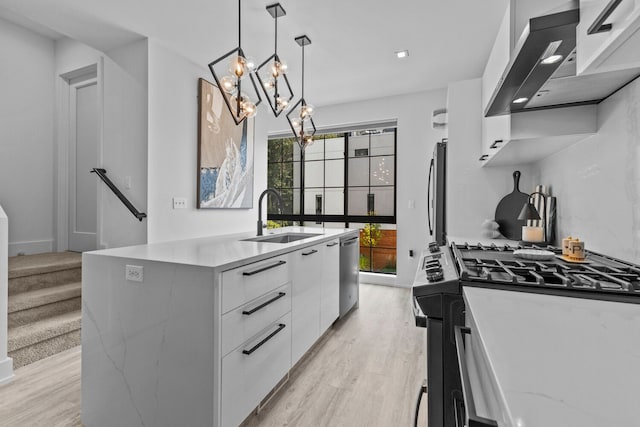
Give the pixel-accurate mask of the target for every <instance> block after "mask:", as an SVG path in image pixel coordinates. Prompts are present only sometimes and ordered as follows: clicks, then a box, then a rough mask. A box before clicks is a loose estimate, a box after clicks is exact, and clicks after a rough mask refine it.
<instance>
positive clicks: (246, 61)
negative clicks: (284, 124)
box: [209, 0, 262, 125]
mask: <svg viewBox="0 0 640 427" xmlns="http://www.w3.org/2000/svg"><path fill="white" fill-rule="evenodd" d="M241 9H242V8H241V5H240V0H238V47H237V48H235V49H233V50H231V51H230V52H229V53H227V54H225V55H223V56H221V57H220V58H218V59H216V60H214V61H213V62H211V63H209V69H210V70H211V74H213V78H214V79H215V81H216V84H217V85H218V88H220V92H221V93H222V97H223V98H224V103H225V104H226V105H227V108H228V109H229V112H230V113H231V117H233V121H234V122H235V123H236V125H239V124H240V123H242V122H243V121H244V120H245V119H246V118H247V117H253V116H255V115H256V112H257V110H256V108H257V106H258V105H259V104H260V102H261V101H262V98H261V97H260V93H259V92H258V87H257V86H256V82H255V79H254V77H253V72H254V71H255V63H254V62H253V60H251V58H248V57H247V56H246V55H245V54H244V51H243V50H242V44H241V37H242V26H241V23H242V19H241ZM227 58H230V59H231V60H230V62H229V67H228V70H226V73H227V74H223V73H221V72H220V71H222V70H221V68H223V67H222V66H221V65H222V64H223V63H224V61H225V60H226V59H227ZM216 67H218V70H217V71H216ZM220 75H222V76H223V77H218V76H220ZM247 76H249V80H250V81H251V85H249V82H248V81H247V80H246V77H247ZM243 82H244V84H243ZM251 86H253V90H254V92H255V98H250V97H249V96H248V95H247V94H246V93H245V92H243V91H242V90H243V88H244V89H246V88H247V87H249V88H250V87H251ZM253 99H255V100H256V101H255V102H254V101H253Z"/></svg>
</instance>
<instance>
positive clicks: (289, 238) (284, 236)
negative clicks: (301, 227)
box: [243, 233, 320, 243]
mask: <svg viewBox="0 0 640 427" xmlns="http://www.w3.org/2000/svg"><path fill="white" fill-rule="evenodd" d="M315 236H320V234H317V233H281V234H272V235H268V236H258V237H252V238H250V239H243V241H244V242H265V243H291V242H295V241H296V240H302V239H307V238H309V237H315Z"/></svg>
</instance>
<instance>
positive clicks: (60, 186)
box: [54, 57, 104, 252]
mask: <svg viewBox="0 0 640 427" xmlns="http://www.w3.org/2000/svg"><path fill="white" fill-rule="evenodd" d="M103 70H104V66H103V58H102V57H101V58H100V59H99V61H98V62H96V63H93V64H90V65H87V66H85V67H81V68H78V69H76V70H73V71H70V72H67V73H63V74H60V75H59V76H58V78H57V79H56V80H57V81H56V92H57V97H56V98H57V103H56V112H57V120H56V147H55V148H56V151H55V152H56V157H55V160H54V175H55V176H54V179H55V194H54V200H55V209H54V240H55V245H54V247H55V250H56V251H58V252H61V251H66V250H68V249H69V216H70V212H69V197H70V196H69V183H70V177H69V158H70V144H69V138H70V137H71V135H72V133H74V132H73V131H72V129H71V125H72V124H73V123H75V117H74V118H72V117H71V99H70V94H71V90H72V83H71V82H72V81H73V80H76V79H78V78H80V77H82V76H87V78H88V79H89V76H95V79H96V85H97V98H98V108H97V111H98V118H97V127H98V159H97V164H96V167H100V166H101V165H102V162H103V143H104V140H103V138H104V132H103V130H104V71H103ZM99 190H100V187H99V183H98V180H97V178H96V194H97V195H98V197H97V207H96V208H97V209H96V211H97V218H96V247H97V248H98V249H101V248H103V247H104V245H103V244H102V222H103V221H102V197H101V192H100V191H99Z"/></svg>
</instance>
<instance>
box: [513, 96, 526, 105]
mask: <svg viewBox="0 0 640 427" xmlns="http://www.w3.org/2000/svg"><path fill="white" fill-rule="evenodd" d="M528 100H529V98H524V97H523V98H517V99H514V100H513V103H514V104H523V103H525V102H527V101H528Z"/></svg>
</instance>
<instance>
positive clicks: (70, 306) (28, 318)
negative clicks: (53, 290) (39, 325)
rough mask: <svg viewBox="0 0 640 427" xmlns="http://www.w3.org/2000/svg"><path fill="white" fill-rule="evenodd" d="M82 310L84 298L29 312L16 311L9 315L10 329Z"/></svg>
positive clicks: (56, 303) (41, 306) (43, 306)
mask: <svg viewBox="0 0 640 427" xmlns="http://www.w3.org/2000/svg"><path fill="white" fill-rule="evenodd" d="M81 308H82V297H79V296H78V297H75V298H71V299H67V300H64V301H58V302H54V303H52V304H46V305H40V306H38V307H33V308H30V309H28V310H22V311H16V312H14V313H11V314H10V315H9V322H8V325H9V328H16V327H18V326H23V325H26V324H28V323H33V322H37V321H38V320H42V319H48V318H49V317H53V316H58V315H60V314H64V313H69V312H71V311H77V310H80V309H81Z"/></svg>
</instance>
